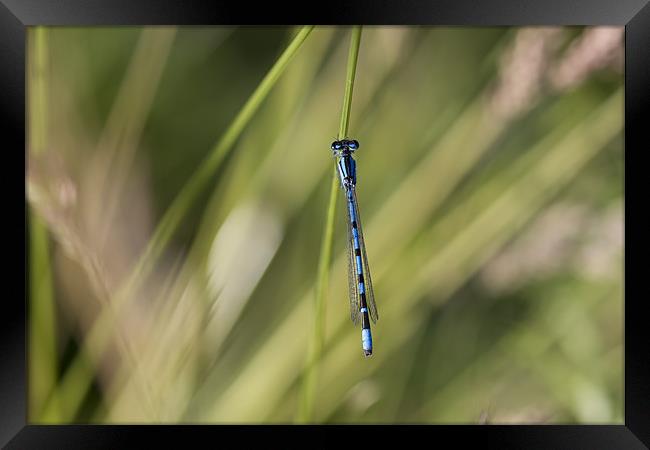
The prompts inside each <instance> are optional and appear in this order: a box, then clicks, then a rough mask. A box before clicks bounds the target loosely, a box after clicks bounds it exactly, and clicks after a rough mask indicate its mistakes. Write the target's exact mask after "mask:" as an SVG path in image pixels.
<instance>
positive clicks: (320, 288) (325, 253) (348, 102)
mask: <svg viewBox="0 0 650 450" xmlns="http://www.w3.org/2000/svg"><path fill="white" fill-rule="evenodd" d="M360 44H361V27H360V26H357V27H354V28H353V29H352V35H351V37H350V51H349V53H348V66H347V74H346V78H345V94H344V96H343V109H342V111H341V123H340V125H339V134H338V138H339V139H343V138H345V137H346V136H347V133H348V127H349V124H350V110H351V108H352V91H353V89H354V77H355V74H356V71H357V59H358V56H359V46H360ZM337 191H338V177H337V173H336V170H334V172H333V174H332V181H331V184H330V196H329V203H328V207H327V222H326V224H325V229H324V230H323V240H322V242H321V248H320V258H319V261H318V275H317V279H316V289H315V298H314V300H315V301H314V324H313V334H312V339H311V342H310V346H309V355H308V360H307V367H306V370H305V374H304V378H303V384H302V391H301V396H300V397H301V401H300V407H299V409H298V418H297V420H298V422H303V423H304V422H309V420H310V419H311V415H312V409H313V399H314V389H315V387H316V369H317V366H318V361H319V360H320V356H321V353H322V349H323V341H324V339H325V306H326V305H325V297H326V295H327V292H326V291H327V285H328V283H329V272H330V266H331V263H332V242H333V236H334V216H335V214H336V204H337V199H338V195H337V194H338V192H337Z"/></svg>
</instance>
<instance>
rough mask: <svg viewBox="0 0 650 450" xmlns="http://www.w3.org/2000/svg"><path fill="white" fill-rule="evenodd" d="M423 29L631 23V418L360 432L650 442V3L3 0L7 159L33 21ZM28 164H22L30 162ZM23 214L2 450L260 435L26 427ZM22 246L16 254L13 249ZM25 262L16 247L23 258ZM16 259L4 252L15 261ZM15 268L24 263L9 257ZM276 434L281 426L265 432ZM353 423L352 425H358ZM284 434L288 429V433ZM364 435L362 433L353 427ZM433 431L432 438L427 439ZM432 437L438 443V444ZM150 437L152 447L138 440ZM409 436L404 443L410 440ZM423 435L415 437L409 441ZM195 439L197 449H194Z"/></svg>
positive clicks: (10, 288) (19, 120) (11, 217)
mask: <svg viewBox="0 0 650 450" xmlns="http://www.w3.org/2000/svg"><path fill="white" fill-rule="evenodd" d="M272 21H275V22H276V23H282V24H302V23H313V24H317V25H318V24H357V23H361V24H373V25H380V24H387V25H398V24H422V25H459V26H488V25H489V26H495V25H496V26H501V25H512V26H523V25H616V26H625V242H626V246H625V301H624V303H625V323H624V330H625V368H624V369H625V370H624V382H625V386H624V389H625V423H624V425H580V426H578V425H576V426H573V425H566V426H562V425H557V426H556V425H540V426H535V425H525V426H524V425H522V426H517V425H513V426H499V425H490V426H485V425H477V426H469V425H468V426H395V427H378V428H375V429H373V430H372V433H368V432H367V431H368V430H363V439H364V440H367V439H372V438H373V437H375V438H376V437H377V436H383V433H384V432H385V430H387V429H390V430H391V431H397V432H398V433H404V434H406V433H408V434H409V437H410V435H412V434H413V433H415V434H420V435H421V436H418V437H417V438H413V439H419V438H424V439H425V440H424V441H420V442H429V443H430V444H431V445H435V443H436V442H444V441H442V440H440V439H445V440H448V439H451V441H450V442H456V445H461V446H462V445H463V444H466V443H475V444H477V445H480V446H482V447H486V446H487V447H494V448H500V449H509V448H527V449H537V448H553V449H558V448H571V449H576V448H585V449H600V448H602V449H616V448H624V449H635V448H646V447H647V446H650V383H649V381H650V377H649V376H648V375H649V374H650V351H648V346H647V343H649V342H650V339H648V332H647V329H648V326H647V324H646V321H647V319H646V316H644V315H643V305H644V303H645V302H646V301H647V300H646V298H645V295H644V293H645V290H644V285H643V284H642V283H643V277H642V276H641V271H642V270H643V269H644V266H643V259H644V255H645V254H646V253H645V252H644V250H645V249H646V246H645V245H644V244H645V243H644V242H643V241H644V239H643V237H644V231H645V230H647V229H648V226H647V225H648V219H647V214H645V213H644V208H643V206H644V205H643V202H644V196H643V194H641V192H642V190H641V189H642V187H641V180H643V171H644V166H643V164H642V162H641V158H642V155H643V153H644V150H645V151H646V152H647V151H648V150H650V138H649V137H650V126H648V124H647V123H646V122H645V121H644V119H643V118H644V117H650V5H649V4H648V0H617V1H613V0H610V1H607V0H547V1H539V0H491V1H483V2H480V1H475V0H474V1H473V0H437V1H436V0H427V1H424V0H401V1H393V2H388V1H386V0H357V1H355V2H350V1H348V2H345V1H342V0H329V1H328V2H321V3H319V4H312V3H310V2H304V3H302V4H289V3H287V4H286V5H281V4H278V2H260V3H259V4H249V2H242V1H239V2H228V3H225V2H219V3H217V2H210V3H209V2H203V3H200V2H199V1H198V0H140V1H137V2H136V1H126V0H112V1H107V0H104V1H102V0H57V1H53V0H0V36H1V38H0V99H1V100H0V119H1V120H0V124H2V125H1V127H2V130H3V133H2V135H3V141H2V142H3V143H4V145H3V146H2V149H3V150H4V151H3V154H4V155H5V156H6V155H10V154H11V155H14V156H15V155H19V152H17V150H18V148H20V146H22V147H23V149H24V148H25V124H26V120H25V94H26V91H25V56H26V51H25V37H26V27H27V26H31V25H84V26H93V25H162V24H178V25H186V24H197V25H198V24H200V25H210V24H231V23H238V24H239V23H247V24H268V23H269V22H272ZM23 163H24V164H26V159H23ZM18 167H19V163H17V164H8V166H5V167H4V171H5V174H6V175H8V176H5V177H2V178H3V183H4V184H6V187H7V189H6V190H5V192H11V193H12V195H6V196H5V197H4V200H5V204H8V207H7V206H6V207H5V209H4V211H5V220H4V221H3V222H4V224H5V225H7V227H8V231H7V232H6V233H5V234H3V236H4V237H5V241H12V242H18V240H17V239H12V238H11V237H13V236H17V235H19V234H20V230H19V228H20V220H19V219H18V211H19V210H20V209H21V207H20V206H18V205H19V201H20V200H19V199H18V194H13V193H14V191H15V190H16V189H18V188H17V186H19V185H20V184H21V183H22V186H23V190H24V186H25V184H24V178H22V179H21V176H22V175H21V174H20V173H19V170H18ZM22 208H23V211H24V212H25V222H24V223H25V228H24V229H23V232H24V233H25V234H24V238H25V259H24V262H25V284H24V292H25V296H24V297H21V296H20V295H19V293H20V291H21V289H20V287H19V286H18V284H19V282H18V281H17V280H18V279H19V277H18V276H16V277H7V278H5V280H6V282H7V288H5V290H4V292H5V295H6V296H5V298H4V299H3V301H2V309H1V310H0V311H2V313H0V336H1V338H0V360H1V361H2V363H1V366H0V367H1V368H2V369H1V370H0V444H1V445H3V446H6V448H12V449H13V448H15V449H32V448H94V449H99V448H111V449H115V448H131V447H138V448H141V447H144V446H146V447H153V446H154V445H158V443H167V444H168V445H169V444H170V443H171V442H174V441H176V442H194V443H196V444H195V445H198V443H202V442H205V443H206V444H207V445H210V446H214V445H219V444H224V443H225V442H226V441H225V440H224V433H226V434H230V433H232V434H237V435H238V439H239V442H238V445H241V444H242V443H245V442H247V441H248V440H249V439H252V436H251V434H249V431H250V427H244V426H231V427H221V426H186V425H177V426H153V425H152V426H117V425H107V426H91V425H87V426H84V425H63V426H39V425H30V424H28V423H27V422H26V417H27V416H26V403H27V402H26V396H27V394H26V387H27V384H26V379H27V377H26V375H27V372H26V356H25V353H26V320H27V319H28V318H27V316H26V300H27V298H28V295H29V293H28V289H27V286H28V285H29V282H28V279H29V273H28V261H27V255H28V246H29V242H28V239H27V236H28V225H29V224H28V222H27V212H26V210H27V202H26V199H25V203H23V204H22ZM16 252H18V250H16ZM16 257H17V258H18V254H16ZM7 259H8V258H5V260H7ZM13 266H14V270H18V269H17V267H18V264H13ZM259 428H260V429H261V431H262V433H270V432H271V430H274V429H277V427H259ZM355 428H356V427H355ZM285 429H286V428H285ZM343 429H345V430H348V431H349V427H342V426H328V427H311V426H300V427H295V428H291V430H301V431H304V430H310V431H314V432H316V433H318V434H320V435H322V437H323V439H322V440H319V441H314V440H313V439H308V440H303V441H302V444H303V445H312V444H313V443H314V442H318V443H319V444H320V445H325V444H326V442H327V441H328V440H330V439H331V440H332V442H336V439H334V438H329V436H331V434H330V433H329V431H338V430H343ZM352 431H353V432H356V431H355V430H352ZM424 434H427V435H428V436H423V435H424ZM431 439H435V440H431ZM143 442H146V445H139V444H138V443H143ZM407 442H408V441H407ZM413 442H415V441H413ZM195 445H192V446H195Z"/></svg>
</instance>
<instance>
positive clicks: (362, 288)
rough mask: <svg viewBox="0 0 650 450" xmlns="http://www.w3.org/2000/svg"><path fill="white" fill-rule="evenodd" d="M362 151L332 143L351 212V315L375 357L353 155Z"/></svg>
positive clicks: (356, 144) (371, 301)
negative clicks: (359, 324)
mask: <svg viewBox="0 0 650 450" xmlns="http://www.w3.org/2000/svg"><path fill="white" fill-rule="evenodd" d="M358 148H359V142H358V141H355V140H347V139H344V140H342V141H334V142H332V151H333V152H334V156H335V157H336V158H337V165H336V167H337V169H338V172H339V178H340V180H341V187H342V188H343V190H344V191H345V199H346V205H347V211H348V255H349V260H348V283H349V289H350V316H351V318H352V323H354V324H355V325H357V324H358V323H359V321H361V346H362V348H363V353H364V355H366V356H370V355H372V334H371V333H370V319H372V321H373V323H376V322H377V320H378V319H379V316H378V315H377V305H375V296H374V294H373V292H372V281H371V279H370V269H369V268H368V257H367V256H366V246H365V243H364V240H363V231H362V229H361V217H360V216H359V205H358V202H357V193H356V184H357V168H356V167H357V164H356V161H355V160H354V158H353V157H352V152H354V151H355V150H356V149H358Z"/></svg>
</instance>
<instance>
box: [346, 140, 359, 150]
mask: <svg viewBox="0 0 650 450" xmlns="http://www.w3.org/2000/svg"><path fill="white" fill-rule="evenodd" d="M348 147H350V148H351V149H352V150H356V149H358V148H359V141H357V140H354V141H349V142H348Z"/></svg>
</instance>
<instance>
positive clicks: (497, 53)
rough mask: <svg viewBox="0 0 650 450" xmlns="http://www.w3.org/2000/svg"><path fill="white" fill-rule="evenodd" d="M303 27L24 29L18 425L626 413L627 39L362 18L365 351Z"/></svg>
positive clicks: (572, 418) (612, 416)
mask: <svg viewBox="0 0 650 450" xmlns="http://www.w3.org/2000/svg"><path fill="white" fill-rule="evenodd" d="M308 31H309V29H307V30H303V32H302V33H303V34H302V35H301V34H300V29H299V28H296V27H265V28H261V27H236V28H235V27H233V28H225V27H179V28H176V27H144V28H143V27H119V28H104V27H96V28H69V27H45V28H43V27H38V28H29V30H28V56H29V57H28V100H29V105H28V114H29V136H28V141H29V148H28V162H27V172H26V185H27V193H28V201H29V205H30V211H29V214H30V215H29V227H30V237H29V263H30V283H31V286H30V296H29V300H28V301H29V304H28V312H29V361H28V364H29V408H28V409H29V420H30V422H32V423H71V422H96V423H129V422H138V423H143V422H145V423H146V422H163V423H177V422H187V423H230V422H236V423H240V422H244V423H267V422H268V423H294V422H300V423H303V422H315V423H393V422H400V423H623V397H622V394H623V378H622V367H623V365H622V362H623V356H622V344H623V341H622V327H623V314H622V313H623V296H622V294H623V284H622V283H623V272H622V270H623V269H622V266H623V260H622V255H623V213H622V211H623V144H622V122H623V97H622V86H623V78H622V66H623V62H622V58H623V56H622V48H623V47H622V31H623V30H622V28H602V27H600V28H590V27H586V28H585V27H565V28H471V29H470V28H442V27H435V28H434V27H363V32H362V37H361V46H360V51H359V60H358V66H357V72H356V80H355V85H354V86H355V87H354V95H353V99H352V112H351V116H350V133H349V136H350V137H351V138H355V139H358V140H359V141H360V143H361V148H360V149H359V151H358V152H357V154H356V159H357V164H358V196H359V203H360V209H361V214H362V216H363V224H364V232H365V235H366V238H365V239H366V246H367V251H368V258H369V262H370V268H371V270H372V275H373V282H374V290H375V297H376V300H377V305H378V309H379V315H380V320H379V322H378V323H377V325H375V326H374V327H373V335H374V344H375V352H374V355H373V356H372V357H371V358H368V359H365V358H364V357H363V356H362V351H361V344H360V330H359V328H354V327H353V325H352V323H351V322H350V319H349V307H348V299H347V268H346V264H347V261H346V256H347V255H346V243H345V240H346V237H347V235H346V229H345V212H344V210H343V208H342V207H341V205H342V199H343V194H342V193H340V192H339V195H340V196H341V197H340V198H339V204H338V209H337V210H336V216H335V218H336V221H335V229H334V235H333V253H332V262H331V266H330V267H329V270H328V275H329V282H328V284H327V286H326V291H325V292H326V297H325V308H324V311H322V312H319V313H318V314H316V312H315V311H316V309H315V303H314V290H315V285H316V278H317V266H318V261H319V257H320V255H319V253H320V248H321V241H322V239H323V232H324V226H325V221H326V216H327V212H328V202H329V200H328V198H329V189H330V184H331V177H332V175H333V170H334V159H333V158H332V155H331V151H330V149H329V145H330V143H331V142H332V141H333V140H334V139H335V138H336V135H337V131H338V124H339V119H340V115H341V107H342V100H343V93H344V88H345V76H346V66H347V55H348V48H349V45H350V34H351V33H350V28H347V27H316V28H314V29H313V30H311V32H310V33H308V34H307V32H308ZM296 36H298V41H296V40H294V38H295V37H296ZM305 37H306V38H305ZM303 38H305V39H304V41H303V40H302V39H303ZM292 42H293V44H292V45H293V47H292V48H291V47H290V48H289V52H290V54H286V53H285V56H292V57H291V58H290V59H286V58H285V60H281V63H280V64H279V65H275V64H276V61H277V60H278V58H281V55H282V54H283V52H284V51H285V49H287V47H288V46H289V45H290V44H291V43H292ZM274 65H275V66H274ZM272 67H275V72H273V73H272V75H273V76H272V77H271V78H272V79H269V78H267V79H266V80H267V81H266V82H265V83H262V80H263V79H264V77H265V75H266V74H267V73H268V72H269V70H270V69H271V68H272ZM260 83H262V84H260ZM254 92H257V94H255V95H254V94H253V93H254ZM242 110H243V113H241V111H242ZM316 324H320V325H323V326H324V336H323V346H322V350H321V351H320V352H317V353H316V354H315V361H316V363H315V365H310V364H308V355H309V354H310V348H312V347H310V346H313V345H314V342H316V341H317V340H318V334H317V333H316V334H315V333H314V327H315V325H316ZM312 355H314V354H312ZM307 374H311V378H310V377H309V376H307ZM309 379H311V382H306V380H309Z"/></svg>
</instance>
